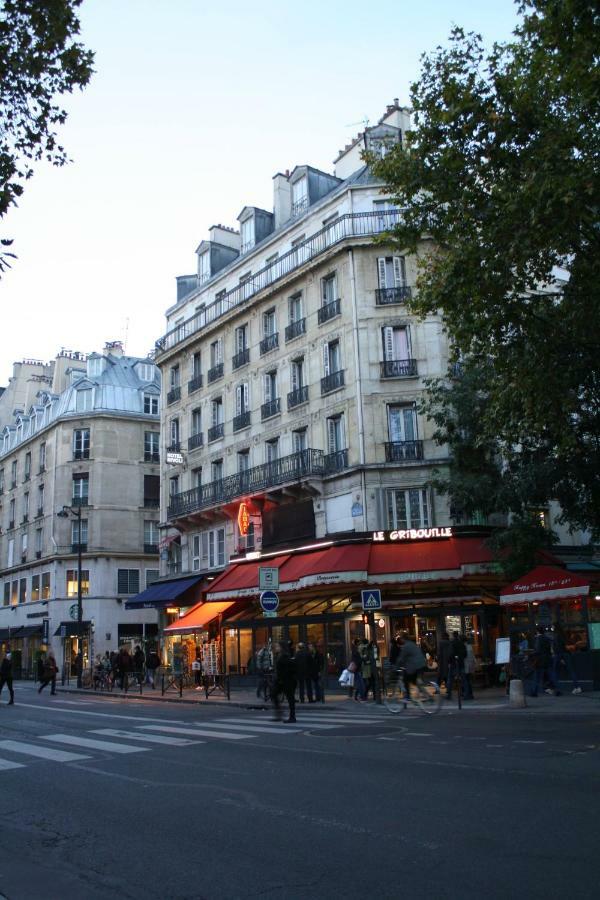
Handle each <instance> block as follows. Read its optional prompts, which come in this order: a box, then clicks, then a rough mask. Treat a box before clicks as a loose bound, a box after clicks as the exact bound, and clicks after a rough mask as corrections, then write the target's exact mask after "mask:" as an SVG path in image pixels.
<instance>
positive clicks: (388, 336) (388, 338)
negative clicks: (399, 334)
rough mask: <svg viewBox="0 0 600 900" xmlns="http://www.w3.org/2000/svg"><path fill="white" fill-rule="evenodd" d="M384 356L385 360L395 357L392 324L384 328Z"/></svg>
mask: <svg viewBox="0 0 600 900" xmlns="http://www.w3.org/2000/svg"><path fill="white" fill-rule="evenodd" d="M383 358H384V359H385V360H391V359H393V358H394V329H393V328H392V327H391V326H390V325H386V326H385V328H384V329H383Z"/></svg>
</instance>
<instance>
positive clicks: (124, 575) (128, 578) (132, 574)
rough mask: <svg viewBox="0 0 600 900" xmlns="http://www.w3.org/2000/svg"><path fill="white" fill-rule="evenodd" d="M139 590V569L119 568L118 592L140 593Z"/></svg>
mask: <svg viewBox="0 0 600 900" xmlns="http://www.w3.org/2000/svg"><path fill="white" fill-rule="evenodd" d="M139 590H140V570H139V569H117V594H138V593H139Z"/></svg>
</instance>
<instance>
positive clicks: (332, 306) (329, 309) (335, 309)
mask: <svg viewBox="0 0 600 900" xmlns="http://www.w3.org/2000/svg"><path fill="white" fill-rule="evenodd" d="M341 308H342V301H341V300H332V301H331V303H324V304H323V306H320V307H319V309H318V310H317V319H318V321H319V325H322V324H323V323H324V322H329V320H330V319H334V318H335V317H336V316H339V314H340V312H341Z"/></svg>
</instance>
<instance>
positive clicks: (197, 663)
mask: <svg viewBox="0 0 600 900" xmlns="http://www.w3.org/2000/svg"><path fill="white" fill-rule="evenodd" d="M192 673H193V675H194V684H195V685H196V687H195V688H194V690H196V691H201V690H202V656H201V653H200V647H196V655H195V657H194V659H193V660H192Z"/></svg>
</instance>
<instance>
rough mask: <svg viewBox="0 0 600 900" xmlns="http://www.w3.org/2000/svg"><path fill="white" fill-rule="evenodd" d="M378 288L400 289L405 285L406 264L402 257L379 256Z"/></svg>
mask: <svg viewBox="0 0 600 900" xmlns="http://www.w3.org/2000/svg"><path fill="white" fill-rule="evenodd" d="M377 274H378V276H379V287H380V288H393V287H402V285H405V284H406V264H405V261H404V257H403V256H380V257H379V259H378V260H377Z"/></svg>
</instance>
